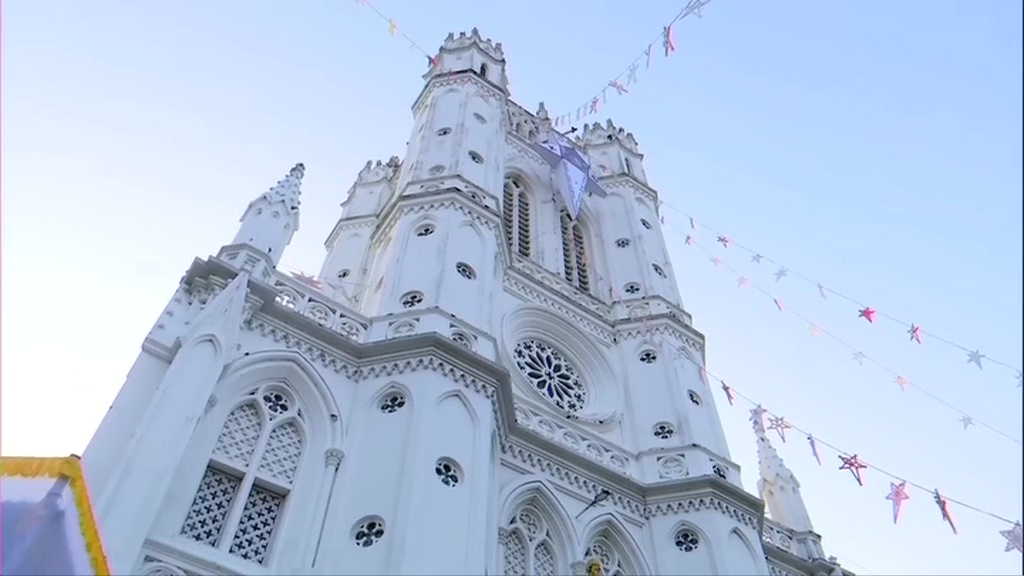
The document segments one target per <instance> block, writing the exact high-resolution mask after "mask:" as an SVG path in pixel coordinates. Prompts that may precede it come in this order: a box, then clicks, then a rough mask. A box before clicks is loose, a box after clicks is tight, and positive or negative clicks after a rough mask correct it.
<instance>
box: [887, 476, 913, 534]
mask: <svg viewBox="0 0 1024 576" xmlns="http://www.w3.org/2000/svg"><path fill="white" fill-rule="evenodd" d="M885 499H886V500H892V523H893V524H896V523H897V522H899V520H900V512H901V511H902V510H903V501H904V500H910V494H907V483H906V481H904V482H900V483H899V484H896V483H895V482H890V483H889V495H888V496H886V497H885Z"/></svg>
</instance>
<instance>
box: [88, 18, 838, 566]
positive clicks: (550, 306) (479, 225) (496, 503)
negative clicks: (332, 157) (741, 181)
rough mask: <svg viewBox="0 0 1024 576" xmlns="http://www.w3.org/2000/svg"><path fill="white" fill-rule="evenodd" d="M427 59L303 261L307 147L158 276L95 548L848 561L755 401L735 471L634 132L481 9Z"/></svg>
mask: <svg viewBox="0 0 1024 576" xmlns="http://www.w3.org/2000/svg"><path fill="white" fill-rule="evenodd" d="M424 79H425V83H424V86H423V90H422V92H420V94H419V96H418V97H417V98H416V100H415V103H414V105H413V115H414V119H415V123H414V126H413V131H412V135H411V137H410V139H409V147H408V150H407V151H406V153H405V157H404V158H403V159H399V158H398V157H393V158H391V159H390V160H389V161H387V162H380V161H377V162H375V163H369V162H368V163H367V164H366V167H365V168H363V169H362V170H361V171H360V172H359V174H358V176H357V178H356V182H355V184H353V185H352V188H351V189H350V190H349V192H348V197H347V199H346V200H345V202H344V203H343V204H342V206H343V212H342V215H341V217H340V219H339V220H338V222H337V224H336V225H335V227H334V229H333V231H332V232H331V234H330V236H329V237H328V238H327V241H326V248H327V255H326V258H325V259H324V264H323V268H322V270H321V272H320V275H319V277H318V278H317V279H312V278H306V277H304V276H298V277H296V276H294V275H290V274H285V273H282V272H280V271H278V270H277V269H276V266H277V265H278V263H279V262H280V261H281V257H282V255H283V254H284V251H285V249H286V248H287V246H288V245H289V243H290V242H291V240H292V237H293V235H294V234H295V233H296V232H297V231H298V228H299V218H300V208H299V206H300V202H299V197H300V186H301V182H302V177H303V174H304V171H305V167H304V166H303V165H302V164H298V165H296V166H295V167H294V168H292V169H291V171H290V172H289V173H288V174H287V176H285V177H284V179H283V180H281V181H280V182H278V183H277V185H275V186H273V187H272V188H270V189H269V190H268V191H267V192H265V193H263V194H262V195H260V196H258V197H257V198H256V199H255V200H253V201H252V202H251V203H250V204H249V206H248V207H247V208H246V209H245V211H244V213H243V215H242V219H241V226H240V229H239V231H238V233H237V234H236V235H235V238H234V241H233V242H232V243H231V244H228V245H226V246H224V247H222V248H221V249H220V251H219V252H218V253H217V256H215V257H209V258H208V259H206V260H200V259H197V260H195V261H194V262H193V263H192V265H191V267H190V268H189V270H188V272H187V273H186V274H185V276H184V277H183V278H182V280H181V283H180V285H179V286H178V288H177V291H176V292H175V293H174V295H173V296H172V297H171V299H170V302H169V303H168V304H167V307H166V308H165V309H164V310H163V312H162V313H161V314H160V316H159V319H158V320H157V321H156V323H155V325H154V326H153V328H152V330H151V331H150V332H149V334H148V335H147V337H146V339H145V341H144V342H143V344H142V350H141V352H140V354H139V357H138V359H137V360H136V362H135V364H134V366H133V367H132V368H131V371H130V372H129V374H128V377H127V380H126V382H125V384H124V386H123V387H122V388H121V391H120V393H119V394H118V395H117V397H116V399H115V400H114V402H113V405H112V406H111V408H110V410H109V412H108V413H107V415H106V417H105V418H104V419H103V422H102V424H101V425H100V427H99V428H98V430H97V431H96V434H95V436H94V437H93V438H92V440H91V442H90V443H89V446H88V448H87V449H86V451H85V453H84V456H83V462H84V466H85V472H86V477H87V479H88V481H89V484H90V488H91V491H92V496H93V500H94V507H95V510H96V515H97V519H98V521H99V524H100V528H101V533H102V536H103V539H104V543H105V547H106V552H107V555H108V557H109V560H110V563H111V566H112V568H113V570H114V572H115V573H116V574H120V575H127V574H144V575H146V576H172V575H177V576H181V575H186V574H187V575H198V574H255V575H268V576H269V575H272V574H320V575H333V574H466V575H483V574H490V575H498V574H509V575H528V574H529V575H533V574H536V575H570V574H576V575H584V574H588V575H598V574H600V575H603V576H617V575H641V574H671V575H681V574H688V575H710V574H732V575H755V574H756V575H768V574H770V575H785V576H797V575H801V576H850V575H851V573H850V572H848V571H846V570H844V569H843V568H841V567H840V566H839V564H838V563H837V562H836V560H835V558H833V557H828V556H826V554H825V552H824V550H823V548H822V544H821V537H820V536H819V535H818V534H816V533H815V532H814V529H813V527H812V525H811V521H810V518H809V516H808V513H807V509H806V506H805V505H804V503H803V501H802V499H801V496H800V485H799V483H798V482H797V481H796V479H795V478H794V477H793V474H792V473H791V472H790V471H789V470H788V469H787V468H786V466H785V465H784V464H783V463H782V461H781V459H780V458H779V456H778V454H777V453H776V452H775V449H774V448H773V447H772V446H771V444H770V443H769V441H768V439H767V438H766V436H765V430H764V427H763V425H762V423H761V422H760V421H759V420H758V419H757V418H754V419H753V425H754V432H755V437H754V438H755V439H756V442H757V443H758V455H759V459H760V462H759V465H760V477H761V479H760V481H759V482H758V489H759V495H753V494H750V493H748V492H746V491H745V490H744V489H743V487H742V486H741V483H740V469H739V465H738V464H737V463H736V462H734V461H732V460H731V458H730V456H729V449H728V447H727V446H726V442H725V435H724V433H723V431H722V426H721V423H720V421H719V418H718V414H717V411H716V407H715V401H714V396H715V393H716V390H713V389H711V387H709V385H708V383H707V381H706V380H705V379H704V378H703V376H702V368H701V367H702V366H703V363H704V358H705V350H704V347H705V345H706V343H705V341H704V336H703V335H702V334H701V333H700V332H698V331H697V330H696V328H694V324H693V322H692V320H691V317H690V314H689V313H688V312H687V311H686V310H684V308H683V306H682V302H681V299H680V295H679V289H678V287H677V286H676V282H675V274H674V273H673V269H672V265H671V263H670V262H669V260H668V253H667V250H666V245H665V239H664V237H663V234H662V231H661V228H660V224H659V213H658V204H659V201H658V192H657V191H656V190H654V189H653V188H651V187H650V186H649V185H648V183H647V179H646V177H645V175H644V165H643V156H642V155H641V154H640V152H639V150H638V146H637V142H636V140H635V139H634V137H633V135H632V134H629V133H627V132H625V131H624V130H622V129H621V128H617V127H615V126H614V125H613V124H612V123H611V122H610V121H609V122H608V123H607V124H606V125H600V124H594V125H592V126H588V127H586V128H585V129H583V130H582V131H580V132H578V133H574V134H569V135H568V136H566V135H562V134H559V133H558V131H557V130H556V129H555V128H554V127H553V126H552V122H551V119H550V118H549V117H548V115H547V112H546V110H545V109H544V107H543V105H541V107H540V109H539V110H538V111H537V112H536V113H533V114H531V113H530V112H528V111H527V110H526V109H524V108H522V107H520V106H519V105H518V104H516V103H514V102H512V101H511V100H510V98H509V91H508V80H507V77H506V73H505V59H504V55H503V52H502V47H501V44H500V43H493V42H492V41H491V40H489V39H484V38H482V37H481V36H480V35H479V33H478V32H477V31H476V30H473V31H472V33H469V34H459V35H458V36H455V35H449V36H448V38H446V39H445V41H444V44H443V46H442V47H441V48H440V51H439V53H438V56H437V59H436V61H435V62H433V63H432V65H431V69H430V70H429V71H428V72H427V74H426V75H425V76H424ZM552 142H555V143H558V142H560V143H562V145H561V146H559V145H557V144H556V145H554V146H552V145H551V143H552ZM573 154H576V156H573ZM580 158H583V159H585V162H584V166H583V168H586V172H578V173H577V176H578V175H579V174H583V179H582V180H580V179H578V178H577V179H575V180H574V179H573V177H572V174H573V172H572V168H573V166H575V167H576V168H579V159H580ZM573 162H576V163H575V164H573ZM566 163H569V164H570V166H566ZM567 175H568V177H566V176H567ZM581 200H582V205H580V201H581ZM752 441H754V439H752Z"/></svg>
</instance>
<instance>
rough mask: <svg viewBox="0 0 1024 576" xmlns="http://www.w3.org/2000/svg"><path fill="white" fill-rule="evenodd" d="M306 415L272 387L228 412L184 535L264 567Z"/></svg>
mask: <svg viewBox="0 0 1024 576" xmlns="http://www.w3.org/2000/svg"><path fill="white" fill-rule="evenodd" d="M302 448H303V430H302V412H301V411H300V410H299V409H298V407H297V406H296V403H295V400H294V398H293V397H292V396H291V395H290V394H289V393H288V391H287V390H286V389H284V388H283V387H281V386H277V385H267V386H263V387H261V388H258V389H256V390H253V391H252V392H250V393H249V394H248V397H247V399H246V400H245V401H244V402H243V403H242V404H240V405H239V406H237V407H236V408H235V409H234V410H232V411H231V413H230V414H228V416H227V419H226V420H225V422H224V426H223V427H222V428H221V430H220V435H219V436H218V437H217V443H216V445H215V446H214V449H213V454H212V455H211V456H210V461H209V463H208V464H207V466H206V472H205V473H204V474H203V479H202V480H201V481H200V482H199V488H198V489H197V490H196V494H195V497H194V498H193V500H192V505H191V506H190V507H189V510H188V516H187V517H186V518H185V523H184V524H183V525H182V527H181V533H182V534H183V535H185V536H187V537H189V538H192V539H193V540H195V541H197V542H201V543H203V544H207V545H209V546H212V547H214V548H217V549H219V550H222V551H225V552H227V553H229V554H232V555H234V556H238V557H240V558H244V559H246V560H251V561H253V562H256V563H258V564H263V563H264V562H265V561H266V559H267V551H268V549H269V548H270V543H271V539H272V538H273V535H274V529H275V528H276V526H277V523H278V520H279V518H280V515H281V511H282V509H283V506H284V501H285V499H286V498H287V497H288V494H289V492H290V491H291V489H292V483H293V482H294V480H295V475H296V472H297V470H298V466H299V461H300V459H301V457H302Z"/></svg>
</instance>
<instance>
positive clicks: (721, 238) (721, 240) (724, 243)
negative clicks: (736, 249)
mask: <svg viewBox="0 0 1024 576" xmlns="http://www.w3.org/2000/svg"><path fill="white" fill-rule="evenodd" d="M715 242H718V243H719V244H721V245H722V246H725V247H726V248H728V247H729V242H731V240H729V238H728V237H727V236H722V235H719V236H718V239H717V240H715Z"/></svg>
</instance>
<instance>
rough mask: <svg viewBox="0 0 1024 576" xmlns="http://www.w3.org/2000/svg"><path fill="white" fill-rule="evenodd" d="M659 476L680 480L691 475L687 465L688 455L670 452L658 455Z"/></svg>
mask: <svg viewBox="0 0 1024 576" xmlns="http://www.w3.org/2000/svg"><path fill="white" fill-rule="evenodd" d="M657 465H658V478H661V479H662V480H679V479H680V478H686V477H687V476H689V475H690V471H689V469H688V468H687V466H686V456H685V455H683V454H670V455H668V456H658V457H657Z"/></svg>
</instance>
